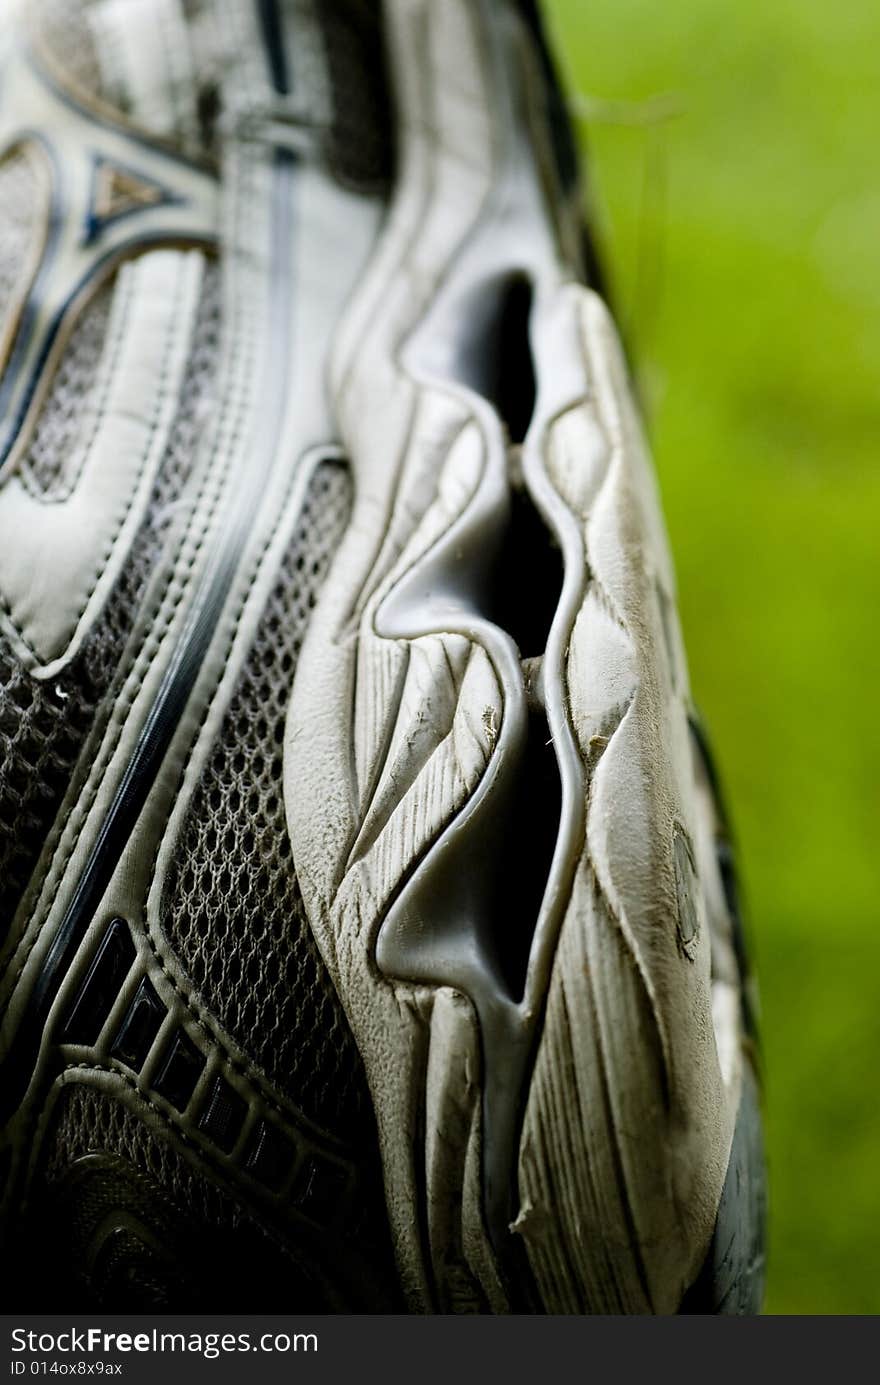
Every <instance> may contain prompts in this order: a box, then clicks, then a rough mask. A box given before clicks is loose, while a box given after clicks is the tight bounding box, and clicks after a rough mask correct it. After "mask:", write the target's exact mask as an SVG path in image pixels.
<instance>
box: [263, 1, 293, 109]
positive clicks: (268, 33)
mask: <svg viewBox="0 0 880 1385" xmlns="http://www.w3.org/2000/svg"><path fill="white" fill-rule="evenodd" d="M257 18H258V20H259V23H260V32H261V34H262V38H263V46H264V47H265V49H266V61H267V62H268V64H269V76H270V78H271V81H272V85H273V87H274V88H275V90H276V92H277V93H278V95H279V96H289V95H290V72H289V70H288V65H287V54H286V52H285V49H284V30H283V28H282V25H281V13H280V11H279V8H278V0H257Z"/></svg>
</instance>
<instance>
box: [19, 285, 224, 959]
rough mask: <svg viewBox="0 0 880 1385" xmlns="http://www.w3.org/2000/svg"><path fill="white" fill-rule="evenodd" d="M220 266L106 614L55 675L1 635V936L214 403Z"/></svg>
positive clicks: (208, 288) (105, 685) (206, 294)
mask: <svg viewBox="0 0 880 1385" xmlns="http://www.w3.org/2000/svg"><path fill="white" fill-rule="evenodd" d="M219 279H220V274H219V269H218V268H217V266H216V264H215V263H213V262H208V264H207V266H206V277H205V283H204V291H203V297H202V302H201V304H200V308H199V313H198V317H197V321H196V327H195V332H194V337H193V348H192V354H191V357H190V363H189V367H188V370H187V375H186V379H185V382H184V387H183V392H182V395H181V402H180V407H179V411H178V414H177V418H176V420H175V423H174V425H173V427H172V429H171V433H170V435H169V442H168V447H167V451H166V456H165V458H164V461H163V464H162V468H161V470H160V473H159V477H158V480H157V482H156V487H155V490H154V493H153V496H152V499H151V502H150V507H149V510H148V513H147V516H146V519H145V521H144V524H143V525H142V527H141V530H140V533H139V534H138V536H137V538H136V540H135V543H134V545H133V548H132V553H131V557H130V559H129V562H128V564H127V565H126V567H125V569H124V570H123V572H122V575H121V576H120V579H119V581H118V583H117V584H116V587H115V589H114V591H113V592H112V594H111V596H110V599H109V601H108V602H107V605H106V607H105V609H104V612H103V614H102V616H101V619H100V621H99V622H98V624H97V625H96V627H95V628H94V630H93V631H92V632H91V634H90V635H89V636H88V638H87V639H86V641H85V643H84V645H83V647H82V649H81V650H80V652H79V654H78V655H77V656H76V658H75V659H74V660H73V661H72V663H71V664H70V665H69V666H68V667H67V668H66V669H65V670H64V672H63V673H62V674H60V675H59V677H58V678H53V679H51V680H49V681H44V680H36V679H34V678H31V677H30V675H29V674H28V673H26V672H25V671H24V670H23V669H22V667H21V664H20V662H19V660H18V658H17V656H16V654H15V653H14V651H13V649H12V647H11V645H10V644H9V642H8V640H7V639H6V638H5V637H4V636H0V936H3V934H4V933H5V931H6V929H7V928H8V926H9V924H10V923H11V920H12V917H13V915H14V912H15V909H16V908H17V906H18V902H19V900H20V898H21V895H22V892H23V891H24V889H25V887H26V885H27V883H28V880H29V879H30V875H31V872H32V870H33V868H34V865H35V863H36V861H37V858H38V857H39V855H40V852H41V850H42V848H43V843H44V841H45V838H46V835H47V833H48V831H49V829H50V827H51V826H52V823H53V821H54V819H55V816H56V814H57V812H58V808H59V806H60V804H61V800H62V799H63V797H64V794H65V791H66V789H67V786H68V783H69V781H70V776H71V774H72V772H73V769H74V766H75V765H76V762H77V760H78V758H79V754H80V751H81V749H82V746H83V744H84V742H85V740H86V737H87V736H88V734H89V730H90V728H91V726H92V725H93V723H94V720H95V717H96V713H97V711H98V708H99V706H100V705H101V702H102V700H103V698H104V697H105V695H106V693H107V692H108V690H109V688H110V686H111V683H112V680H113V674H114V671H115V669H116V667H117V664H118V662H119V659H120V656H121V654H122V650H123V647H124V645H125V641H126V639H127V637H128V634H129V632H130V630H131V627H132V624H133V622H134V619H135V615H136V613H137V609H138V606H139V605H140V602H141V599H142V597H143V594H144V591H145V588H146V584H147V581H148V579H149V576H150V573H151V571H152V570H153V568H154V566H155V564H156V561H157V559H158V557H159V554H160V552H161V549H162V545H163V543H164V540H165V534H166V530H167V525H168V520H169V517H170V514H171V509H172V506H173V505H174V503H175V501H176V500H177V499H178V497H179V495H180V492H181V489H182V487H183V485H184V482H185V480H186V477H187V476H188V474H189V472H190V469H191V467H192V462H193V455H194V452H195V449H196V446H197V442H198V437H199V435H200V431H201V429H202V427H203V426H204V424H205V422H206V419H207V418H208V417H209V415H210V412H211V401H212V399H213V391H214V388H215V379H216V367H217V354H218V343H219V335H220V287H219Z"/></svg>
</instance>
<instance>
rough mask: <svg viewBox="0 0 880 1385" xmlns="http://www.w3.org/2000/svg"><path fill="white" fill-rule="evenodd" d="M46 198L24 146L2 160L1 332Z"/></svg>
mask: <svg viewBox="0 0 880 1385" xmlns="http://www.w3.org/2000/svg"><path fill="white" fill-rule="evenodd" d="M44 201H45V196H44V193H43V189H42V187H41V184H40V179H39V176H38V174H37V171H36V169H35V167H34V165H33V163H32V162H31V160H30V159H29V158H28V157H27V156H26V155H25V154H24V153H23V152H22V151H21V150H14V151H13V152H12V153H11V154H8V155H7V156H6V157H5V158H4V159H2V160H0V207H2V209H3V214H2V216H0V334H2V333H3V332H4V330H5V328H6V323H7V315H8V313H9V312H10V311H11V310H12V309H13V307H14V306H15V305H16V302H17V300H18V297H19V294H20V292H21V287H22V277H23V274H24V271H25V268H26V266H27V263H28V258H29V255H30V252H31V247H32V245H33V241H34V235H35V232H36V228H37V225H38V222H39V220H40V217H41V215H42V211H43V204H44Z"/></svg>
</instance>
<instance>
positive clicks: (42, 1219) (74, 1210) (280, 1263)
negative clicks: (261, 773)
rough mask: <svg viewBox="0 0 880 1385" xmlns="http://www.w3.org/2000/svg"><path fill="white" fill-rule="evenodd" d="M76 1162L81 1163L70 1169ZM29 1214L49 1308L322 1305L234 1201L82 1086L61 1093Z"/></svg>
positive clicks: (27, 1242) (120, 1109)
mask: <svg viewBox="0 0 880 1385" xmlns="http://www.w3.org/2000/svg"><path fill="white" fill-rule="evenodd" d="M85 1155H90V1156H92V1160H93V1163H92V1164H91V1165H89V1164H82V1163H79V1164H78V1163H77V1161H79V1160H82V1158H83V1156H85ZM32 1205H33V1212H32V1214H31V1219H30V1223H29V1226H26V1228H25V1236H24V1238H23V1239H24V1248H25V1252H27V1247H31V1248H32V1249H34V1250H35V1251H36V1255H37V1257H38V1258H37V1261H36V1264H35V1266H34V1268H35V1270H36V1274H37V1276H38V1283H39V1286H40V1301H41V1303H43V1304H44V1306H45V1307H46V1308H47V1309H50V1308H55V1307H58V1308H60V1307H61V1304H62V1302H63V1304H64V1305H65V1306H66V1307H67V1308H69V1307H71V1306H79V1307H99V1306H100V1307H118V1308H120V1309H126V1310H128V1311H131V1310H132V1309H137V1308H141V1309H143V1310H149V1309H153V1310H155V1309H158V1308H163V1307H166V1306H167V1307H168V1308H170V1309H172V1310H173V1311H181V1310H182V1309H185V1308H188V1307H194V1306H199V1305H201V1306H204V1307H208V1308H210V1309H211V1310H212V1311H217V1310H218V1309H221V1308H233V1307H235V1308H237V1309H238V1310H239V1311H244V1310H246V1309H251V1310H253V1309H257V1308H258V1309H260V1311H267V1310H271V1309H275V1310H278V1309H281V1308H289V1307H290V1303H291V1302H292V1301H293V1302H296V1303H297V1306H298V1307H299V1306H300V1303H301V1302H303V1303H305V1304H308V1305H310V1306H311V1308H312V1309H313V1310H317V1309H320V1308H321V1307H322V1306H324V1305H322V1303H321V1302H320V1298H319V1297H318V1296H317V1291H316V1287H315V1286H314V1285H312V1284H311V1283H310V1282H309V1281H308V1278H307V1277H306V1276H305V1275H304V1272H303V1270H302V1268H301V1267H300V1266H298V1265H295V1264H294V1263H292V1261H291V1260H290V1257H289V1256H288V1255H287V1254H286V1253H285V1251H284V1250H283V1248H282V1247H281V1246H280V1245H279V1244H278V1243H277V1242H275V1241H273V1240H272V1239H270V1237H269V1235H268V1234H267V1232H266V1231H265V1230H264V1229H263V1228H262V1227H261V1226H260V1225H259V1224H258V1223H257V1222H256V1221H255V1220H254V1219H253V1217H251V1216H250V1215H249V1214H248V1212H247V1211H246V1210H245V1209H244V1208H243V1207H242V1206H241V1205H240V1204H239V1203H238V1202H237V1201H236V1200H235V1198H233V1197H231V1196H230V1195H229V1193H228V1192H225V1191H224V1190H223V1189H222V1188H220V1187H219V1186H217V1185H215V1184H214V1183H212V1182H211V1181H210V1179H208V1178H207V1177H206V1176H204V1175H203V1174H202V1173H201V1172H200V1171H199V1170H198V1169H196V1168H194V1167H193V1166H192V1165H191V1164H189V1163H188V1162H187V1161H186V1160H185V1159H184V1158H183V1157H182V1156H181V1155H180V1154H178V1152H177V1150H176V1149H175V1148H174V1146H173V1145H172V1144H171V1143H170V1142H169V1141H168V1140H167V1139H165V1138H163V1137H160V1136H159V1135H157V1134H154V1133H153V1131H152V1130H151V1129H149V1128H148V1127H147V1126H146V1125H145V1124H144V1123H143V1122H142V1121H141V1120H140V1119H139V1118H138V1116H136V1115H135V1114H134V1113H133V1112H132V1111H131V1110H129V1108H128V1107H127V1106H126V1105H125V1104H124V1103H123V1102H122V1101H120V1100H119V1099H118V1098H116V1097H114V1096H111V1095H109V1094H107V1093H104V1092H100V1091H97V1090H95V1089H94V1088H92V1087H89V1086H85V1085H78V1084H77V1085H71V1086H68V1087H66V1088H65V1089H64V1090H63V1091H62V1092H61V1094H60V1097H59V1100H58V1104H57V1106H56V1110H55V1115H54V1118H53V1122H52V1127H51V1129H50V1132H49V1135H48V1136H47V1140H46V1145H45V1147H44V1157H43V1161H42V1166H41V1170H40V1174H39V1176H38V1179H37V1181H36V1184H35V1187H34V1189H33V1192H32ZM108 1225H109V1226H110V1227H111V1228H113V1227H115V1230H112V1234H110V1235H109V1236H108V1235H107V1227H108ZM56 1296H57V1297H59V1298H60V1301H59V1303H58V1304H56V1303H54V1302H53V1301H52V1299H53V1298H54V1297H56ZM239 1305H240V1306H239Z"/></svg>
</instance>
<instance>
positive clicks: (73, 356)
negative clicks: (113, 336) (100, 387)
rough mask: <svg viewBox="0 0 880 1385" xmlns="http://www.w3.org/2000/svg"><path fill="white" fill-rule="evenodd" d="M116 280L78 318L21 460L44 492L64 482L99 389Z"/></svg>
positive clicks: (99, 292) (98, 294) (105, 287)
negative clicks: (89, 404) (90, 400)
mask: <svg viewBox="0 0 880 1385" xmlns="http://www.w3.org/2000/svg"><path fill="white" fill-rule="evenodd" d="M114 284H115V279H114V280H113V281H111V282H110V283H108V284H105V285H104V287H103V288H101V289H100V290H99V291H98V293H97V294H96V295H95V297H94V298H93V299H92V301H91V302H90V303H89V304H88V305H87V306H86V307H85V308H84V309H83V311H82V312H81V313H80V315H79V317H78V318H77V321H76V325H75V327H74V329H73V331H72V332H71V334H70V338H69V340H68V341H67V343H66V344H65V347H64V353H63V355H62V357H61V359H60V361H59V362H58V367H57V369H56V371H55V374H54V375H53V377H52V382H51V384H50V386H49V392H48V394H47V395H46V400H45V403H44V404H43V407H42V409H41V410H40V414H39V417H38V418H37V421H36V424H35V426H34V431H33V435H32V437H31V441H30V445H29V447H28V449H27V451H26V453H25V454H24V456H23V458H22V466H23V468H25V469H26V470H27V471H28V472H29V473H30V475H31V477H32V478H33V481H34V483H35V485H36V486H37V487H39V488H40V489H41V490H43V491H50V490H54V489H55V488H56V487H58V486H59V485H60V484H61V483H62V482H63V479H64V477H65V474H66V471H67V467H68V465H69V464H70V462H71V458H72V453H73V450H74V446H75V444H76V440H77V437H78V435H79V431H80V426H81V422H82V417H83V412H82V410H83V404H84V402H85V401H86V400H87V398H88V396H89V395H90V394H91V392H92V389H93V388H94V384H95V378H96V376H97V373H98V366H99V364H100V360H101V353H102V351H103V349H104V339H105V337H106V335H107V323H108V320H109V317H110V308H111V305H112V302H113V286H114Z"/></svg>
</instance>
